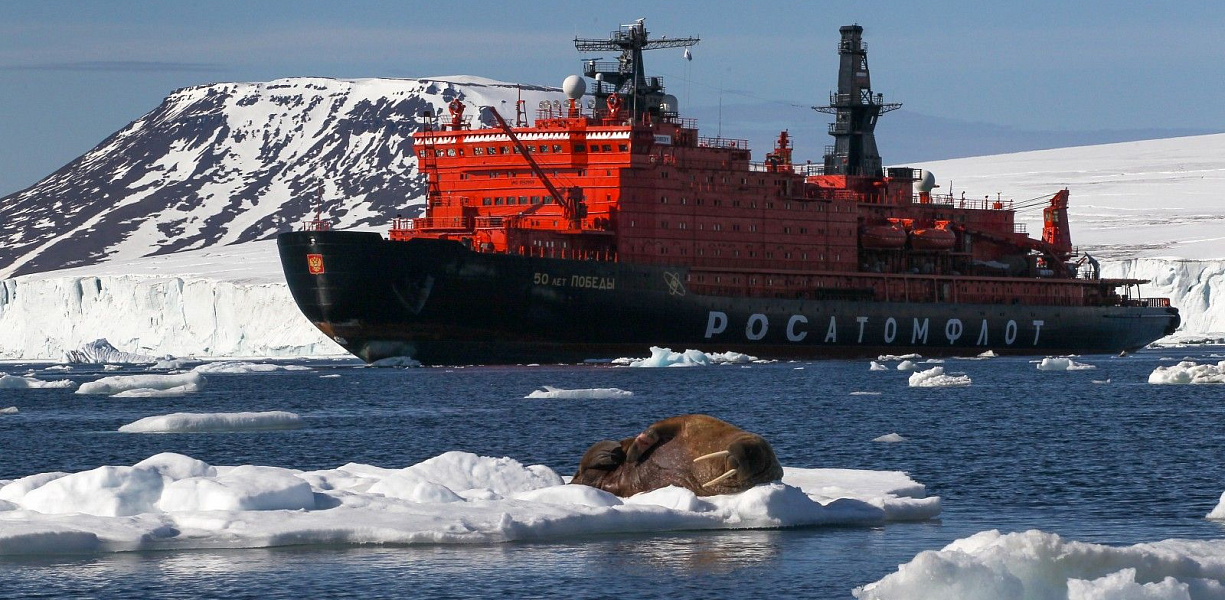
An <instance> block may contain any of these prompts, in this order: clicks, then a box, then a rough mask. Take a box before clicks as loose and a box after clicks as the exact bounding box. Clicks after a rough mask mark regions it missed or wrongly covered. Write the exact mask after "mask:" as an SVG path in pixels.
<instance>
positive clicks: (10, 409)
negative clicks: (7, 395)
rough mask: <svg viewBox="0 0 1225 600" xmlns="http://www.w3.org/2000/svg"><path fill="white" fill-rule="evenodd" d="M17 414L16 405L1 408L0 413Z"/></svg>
mask: <svg viewBox="0 0 1225 600" xmlns="http://www.w3.org/2000/svg"><path fill="white" fill-rule="evenodd" d="M15 414H17V407H16V406H10V407H8V408H0V415H15Z"/></svg>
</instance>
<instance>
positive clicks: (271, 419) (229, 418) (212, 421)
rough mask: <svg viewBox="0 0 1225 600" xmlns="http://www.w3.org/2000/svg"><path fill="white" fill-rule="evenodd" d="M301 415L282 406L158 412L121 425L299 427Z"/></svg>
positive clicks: (180, 429)
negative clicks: (158, 413) (214, 410)
mask: <svg viewBox="0 0 1225 600" xmlns="http://www.w3.org/2000/svg"><path fill="white" fill-rule="evenodd" d="M301 426H302V417H300V416H298V415H297V414H295V413H291V412H286V411H283V410H272V411H265V412H237V413H173V414H169V415H155V416H152V417H145V418H143V419H140V420H138V421H134V422H132V423H128V424H127V425H124V426H122V427H120V428H119V431H122V432H124V433H202V432H224V431H270V430H276V429H297V428H298V427H301Z"/></svg>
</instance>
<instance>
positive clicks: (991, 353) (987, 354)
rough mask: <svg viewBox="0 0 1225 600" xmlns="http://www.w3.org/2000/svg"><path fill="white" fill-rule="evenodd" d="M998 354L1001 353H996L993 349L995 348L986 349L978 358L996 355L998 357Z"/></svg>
mask: <svg viewBox="0 0 1225 600" xmlns="http://www.w3.org/2000/svg"><path fill="white" fill-rule="evenodd" d="M997 356H999V355H998V354H996V353H995V351H993V350H988V351H986V352H983V353H981V354H979V355H978V358H995V357H997Z"/></svg>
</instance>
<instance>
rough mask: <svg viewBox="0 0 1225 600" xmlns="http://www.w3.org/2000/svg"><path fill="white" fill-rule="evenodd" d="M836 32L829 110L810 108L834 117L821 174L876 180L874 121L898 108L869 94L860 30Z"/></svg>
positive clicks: (851, 28)
mask: <svg viewBox="0 0 1225 600" xmlns="http://www.w3.org/2000/svg"><path fill="white" fill-rule="evenodd" d="M838 32H839V33H841V34H842V41H841V42H840V43H839V44H838V56H839V59H840V62H839V66H838V91H837V92H834V93H831V94H830V95H829V106H814V107H813V109H815V110H817V111H820V112H823V113H829V114H832V115H835V117H834V122H833V123H830V125H829V134H830V135H832V136H834V145H833V146H827V147H826V148H825V174H826V175H857V176H862V177H872V178H880V177H883V176H884V170H883V168H882V166H881V159H880V153H879V152H878V151H877V150H876V136H875V134H874V133H873V132H874V131H875V129H876V119H877V117H879V116H881V115H883V114H885V113H887V112H889V111H893V110H897V109H898V108H901V106H902V105H901V103H889V104H886V103H885V98H884V94H873V93H872V79H871V76H870V75H869V74H868V47H867V46H866V45H864V43H863V41H862V35H863V27H860V26H859V25H847V26H844V27H840V28H839V29H838Z"/></svg>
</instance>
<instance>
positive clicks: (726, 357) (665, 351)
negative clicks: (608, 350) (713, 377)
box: [612, 346, 761, 367]
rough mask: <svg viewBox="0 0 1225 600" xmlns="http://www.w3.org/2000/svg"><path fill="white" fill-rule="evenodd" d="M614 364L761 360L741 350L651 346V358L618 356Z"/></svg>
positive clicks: (684, 364) (694, 364)
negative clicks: (710, 350) (707, 350)
mask: <svg viewBox="0 0 1225 600" xmlns="http://www.w3.org/2000/svg"><path fill="white" fill-rule="evenodd" d="M612 362H613V364H618V365H629V366H631V367H706V366H710V365H725V364H746V363H751V362H761V361H760V359H758V358H757V357H756V356H749V355H748V354H741V353H740V352H731V351H728V352H714V353H710V354H707V353H705V352H702V351H701V350H692V349H691V350H686V351H684V352H673V351H672V349H671V348H660V347H659V346H651V356H650V358H641V359H639V358H617V359H614V360H613V361H612Z"/></svg>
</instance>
